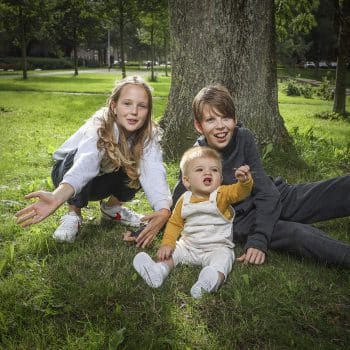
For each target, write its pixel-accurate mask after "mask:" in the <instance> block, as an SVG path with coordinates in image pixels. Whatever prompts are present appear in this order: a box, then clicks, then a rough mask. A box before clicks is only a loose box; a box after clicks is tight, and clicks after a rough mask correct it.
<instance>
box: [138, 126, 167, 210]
mask: <svg viewBox="0 0 350 350" xmlns="http://www.w3.org/2000/svg"><path fill="white" fill-rule="evenodd" d="M155 134H157V133H155ZM140 183H141V186H142V188H143V190H144V191H145V194H146V196H147V199H148V201H149V203H150V205H151V207H152V208H153V209H154V210H160V209H163V208H165V209H169V210H170V207H171V204H172V198H171V193H170V189H169V186H168V183H167V181H166V171H165V168H164V164H163V156H162V150H161V147H160V144H159V140H158V136H157V135H154V137H153V139H152V141H151V142H150V143H149V144H148V145H147V147H146V148H145V150H144V153H143V157H142V159H141V162H140Z"/></svg>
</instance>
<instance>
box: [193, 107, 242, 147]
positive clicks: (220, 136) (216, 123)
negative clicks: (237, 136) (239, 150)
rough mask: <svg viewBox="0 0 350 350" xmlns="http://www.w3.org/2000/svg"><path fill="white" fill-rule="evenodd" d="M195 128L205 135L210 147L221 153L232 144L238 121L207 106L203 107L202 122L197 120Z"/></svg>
mask: <svg viewBox="0 0 350 350" xmlns="http://www.w3.org/2000/svg"><path fill="white" fill-rule="evenodd" d="M194 127H195V128H196V130H197V131H198V132H199V133H200V134H202V135H204V137H205V138H206V140H207V142H208V145H209V146H210V147H212V148H214V149H216V150H219V151H220V150H222V149H223V148H225V147H226V146H227V145H228V144H229V143H230V141H231V139H232V136H233V132H234V129H235V127H236V119H235V118H232V117H228V116H225V115H222V114H220V113H219V112H218V111H217V110H216V109H214V108H212V107H211V106H209V105H207V104H206V105H204V106H203V113H202V120H201V121H200V122H199V121H198V120H195V121H194Z"/></svg>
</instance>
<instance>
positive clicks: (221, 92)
mask: <svg viewBox="0 0 350 350" xmlns="http://www.w3.org/2000/svg"><path fill="white" fill-rule="evenodd" d="M204 105H209V106H210V107H211V108H213V109H215V110H216V111H217V112H219V113H220V114H222V115H223V116H226V117H229V118H233V119H236V108H235V104H234V102H233V98H232V96H231V94H230V92H229V91H228V90H227V88H226V87H225V86H223V85H220V84H218V85H209V86H206V87H204V88H203V89H202V90H200V91H199V92H198V94H197V95H196V96H195V98H194V100H193V103H192V111H193V114H194V118H195V119H196V120H197V121H199V122H201V121H202V118H203V108H204Z"/></svg>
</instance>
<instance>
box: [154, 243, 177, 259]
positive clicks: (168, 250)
mask: <svg viewBox="0 0 350 350" xmlns="http://www.w3.org/2000/svg"><path fill="white" fill-rule="evenodd" d="M173 251H174V248H173V247H171V246H170V245H163V246H161V247H160V248H159V249H158V252H157V257H158V260H159V261H164V260H168V259H170V258H171V256H172V254H173Z"/></svg>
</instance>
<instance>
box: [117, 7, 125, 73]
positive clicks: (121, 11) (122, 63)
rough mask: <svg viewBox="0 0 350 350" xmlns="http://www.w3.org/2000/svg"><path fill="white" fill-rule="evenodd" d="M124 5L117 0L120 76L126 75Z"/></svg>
mask: <svg viewBox="0 0 350 350" xmlns="http://www.w3.org/2000/svg"><path fill="white" fill-rule="evenodd" d="M124 16H125V14H124V6H123V2H122V1H120V2H119V34H120V68H121V70H122V77H123V78H125V77H126V70H125V53H124Z"/></svg>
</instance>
